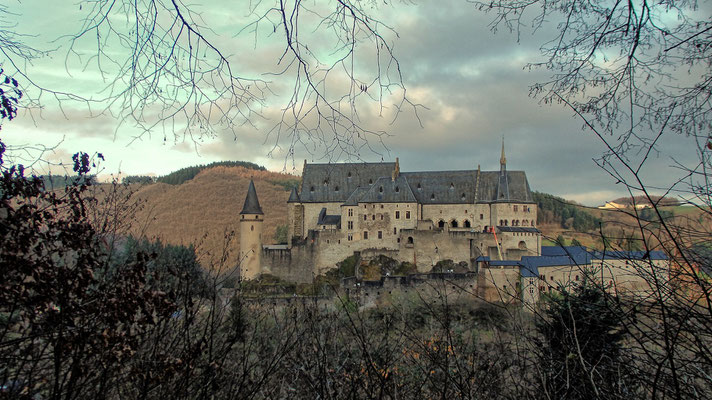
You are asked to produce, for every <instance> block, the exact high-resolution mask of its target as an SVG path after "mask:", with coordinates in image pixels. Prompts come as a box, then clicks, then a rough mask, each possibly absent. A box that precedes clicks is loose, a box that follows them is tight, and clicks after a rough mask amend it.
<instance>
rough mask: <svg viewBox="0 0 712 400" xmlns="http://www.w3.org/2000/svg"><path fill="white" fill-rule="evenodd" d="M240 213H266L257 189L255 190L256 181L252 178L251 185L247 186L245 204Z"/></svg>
mask: <svg viewBox="0 0 712 400" xmlns="http://www.w3.org/2000/svg"><path fill="white" fill-rule="evenodd" d="M240 214H264V213H263V212H262V207H260V201H259V200H258V199H257V190H255V182H254V181H253V180H252V179H250V186H249V187H248V188H247V196H245V205H244V206H242V212H240Z"/></svg>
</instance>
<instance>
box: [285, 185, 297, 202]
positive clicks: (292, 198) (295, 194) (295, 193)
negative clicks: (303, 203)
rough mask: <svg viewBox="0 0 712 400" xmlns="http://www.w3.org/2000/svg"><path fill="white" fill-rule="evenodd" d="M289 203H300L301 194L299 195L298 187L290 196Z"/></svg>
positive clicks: (294, 188)
mask: <svg viewBox="0 0 712 400" xmlns="http://www.w3.org/2000/svg"><path fill="white" fill-rule="evenodd" d="M287 203H299V194H298V193H297V187H296V186H295V187H293V188H292V193H290V194H289V200H287Z"/></svg>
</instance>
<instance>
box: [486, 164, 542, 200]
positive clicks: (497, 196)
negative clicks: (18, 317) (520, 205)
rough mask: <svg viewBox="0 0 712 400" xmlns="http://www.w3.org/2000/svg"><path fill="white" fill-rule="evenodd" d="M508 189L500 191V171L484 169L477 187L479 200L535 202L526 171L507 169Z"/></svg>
mask: <svg viewBox="0 0 712 400" xmlns="http://www.w3.org/2000/svg"><path fill="white" fill-rule="evenodd" d="M505 174H506V183H507V190H505V191H500V190H499V187H500V182H501V179H500V172H499V171H482V172H481V173H480V184H479V187H478V188H477V201H478V202H495V201H519V202H527V203H533V202H534V200H533V198H532V191H531V189H529V182H527V175H526V173H524V171H506V172H505Z"/></svg>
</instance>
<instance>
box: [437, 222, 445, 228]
mask: <svg viewBox="0 0 712 400" xmlns="http://www.w3.org/2000/svg"><path fill="white" fill-rule="evenodd" d="M444 227H445V221H443V220H440V221H438V228H444Z"/></svg>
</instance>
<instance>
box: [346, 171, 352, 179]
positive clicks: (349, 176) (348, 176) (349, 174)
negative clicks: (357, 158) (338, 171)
mask: <svg viewBox="0 0 712 400" xmlns="http://www.w3.org/2000/svg"><path fill="white" fill-rule="evenodd" d="M346 177H347V178H349V179H351V171H349V173H348V175H346Z"/></svg>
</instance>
